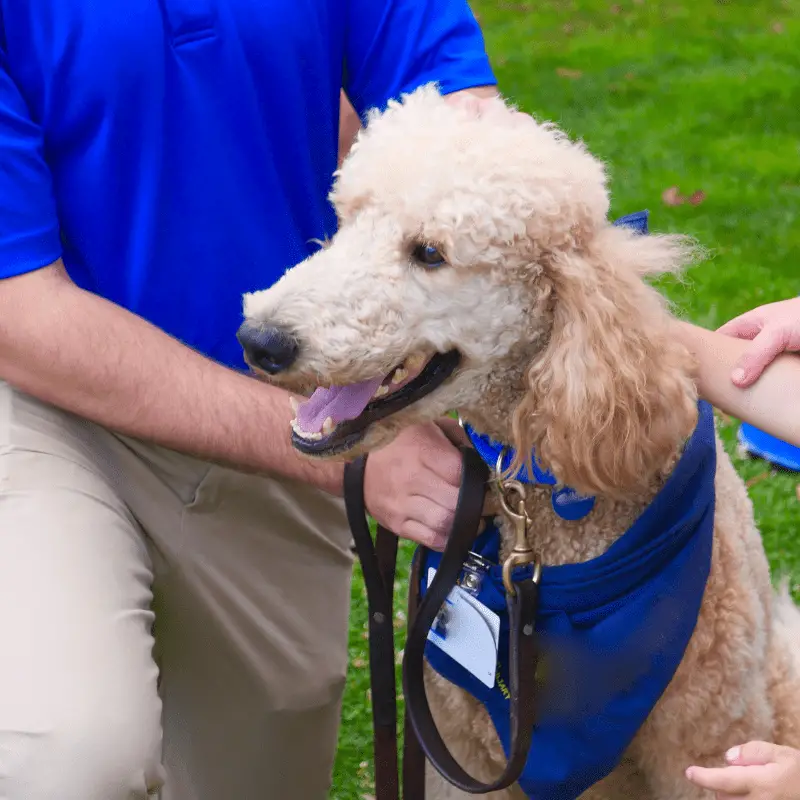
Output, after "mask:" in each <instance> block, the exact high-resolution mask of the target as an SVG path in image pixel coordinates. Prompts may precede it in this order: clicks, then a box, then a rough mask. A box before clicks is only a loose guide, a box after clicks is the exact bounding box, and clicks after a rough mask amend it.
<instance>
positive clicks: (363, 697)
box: [331, 0, 800, 800]
mask: <svg viewBox="0 0 800 800" xmlns="http://www.w3.org/2000/svg"><path fill="white" fill-rule="evenodd" d="M472 7H473V9H474V11H475V13H476V14H477V16H478V17H479V19H480V22H481V25H482V27H483V30H484V33H485V36H486V40H487V47H488V50H489V54H490V56H491V58H492V61H493V64H494V66H495V70H496V73H497V76H498V79H499V82H500V89H501V90H502V92H503V93H504V94H505V95H506V96H507V97H509V98H511V99H512V100H513V102H515V103H516V104H517V105H518V106H520V107H521V108H522V109H523V110H525V111H528V112H530V113H532V114H534V115H535V116H537V117H540V118H546V119H550V120H553V121H555V122H557V123H559V124H560V125H561V126H562V127H563V128H564V129H565V130H567V131H568V132H569V133H570V134H571V135H573V136H575V137H579V138H582V139H583V140H584V141H586V143H587V144H588V146H589V147H590V149H591V150H592V151H593V152H594V153H595V154H596V155H598V156H599V157H601V158H603V159H604V160H605V161H606V162H607V164H608V165H609V168H610V173H611V187H612V192H613V205H612V214H613V215H615V216H616V215H621V214H624V213H627V212H631V211H636V210H639V209H642V208H648V209H650V212H651V225H652V227H653V229H655V230H665V231H667V230H668V231H681V232H686V233H689V234H692V235H693V236H695V237H697V238H698V239H699V241H700V242H701V243H702V244H703V245H705V246H706V247H707V248H709V249H710V251H711V257H710V259H709V260H708V261H707V262H705V263H704V264H702V265H700V266H698V267H696V268H694V269H693V270H692V271H691V272H690V273H689V275H688V280H687V281H685V282H684V283H683V284H680V285H679V284H677V283H675V282H670V283H669V284H665V285H664V290H665V291H666V292H667V294H668V295H669V296H670V297H671V298H672V299H673V300H674V301H675V302H676V303H677V305H678V308H679V310H680V311H681V313H683V314H684V315H685V316H686V317H688V318H689V319H691V320H693V321H695V322H698V323H700V324H702V325H706V326H709V327H713V326H716V325H719V324H721V323H722V322H724V321H725V320H727V319H729V318H730V317H732V316H734V315H736V314H739V313H741V312H742V311H745V310H747V309H749V308H752V307H753V306H755V305H758V304H761V303H765V302H769V301H771V300H776V299H780V298H783V297H787V296H790V295H793V294H798V293H800V223H798V218H800V110H799V109H800V14H798V12H800V0H699V1H698V0H691V2H689V0H625V1H624V2H618V3H612V2H610V0H607V1H605V0H574V1H573V2H569V1H568V0H560V1H559V0H549V2H548V0H530V2H509V1H506V0H472ZM672 187H677V189H678V192H677V193H678V194H680V195H681V196H684V197H688V196H691V195H692V194H694V193H696V192H697V193H702V194H698V195H696V197H695V200H696V202H695V203H689V202H686V203H682V204H677V205H676V204H671V202H670V198H671V196H674V195H675V194H676V192H675V191H674V190H673V192H671V193H670V192H669V191H668V190H670V189H671V188H672ZM665 192H667V194H666V200H665ZM698 200H699V202H697V201H698ZM735 431H736V424H735V421H728V422H727V423H726V424H725V425H724V427H723V433H724V436H725V438H726V442H727V443H728V446H729V448H730V452H731V453H732V454H734V449H735V448H734V444H735ZM734 455H735V454H734ZM736 465H737V467H738V468H739V469H740V471H741V474H742V475H743V476H744V477H745V478H746V479H747V480H748V483H749V486H750V494H751V497H752V499H753V502H754V505H755V509H756V514H757V518H758V523H759V525H760V528H761V531H762V534H763V538H764V542H765V545H766V548H767V551H768V553H769V557H770V560H771V563H772V565H773V568H774V569H775V570H776V572H777V571H788V572H790V573H791V575H792V576H793V579H794V584H795V585H797V584H798V583H800V503H799V502H798V496H797V495H796V490H797V485H798V483H800V477H798V476H797V475H791V474H775V473H774V472H772V471H770V470H768V469H766V468H765V466H764V464H763V463H762V462H759V461H742V460H741V459H738V458H737V459H736ZM410 552H411V548H410V547H409V546H408V545H404V546H403V547H401V570H400V572H399V579H398V586H397V607H398V608H399V609H402V608H404V606H405V599H404V592H403V580H404V578H405V576H406V574H407V563H408V558H409V555H410ZM352 597H353V610H352V621H351V628H350V656H351V663H350V672H349V678H348V685H347V693H346V696H345V701H344V712H343V721H342V728H341V734H340V739H339V752H338V758H337V762H336V768H335V773H334V789H333V792H332V794H331V797H332V798H333V800H362V798H364V797H369V796H370V795H371V794H372V768H371V716H370V708H369V702H368V686H369V675H368V669H367V643H366V612H365V604H366V601H365V594H364V590H363V584H362V582H361V577H360V573H359V572H358V570H357V571H356V576H355V580H354V582H353V594H352ZM798 599H800V594H799V595H798ZM396 627H397V629H398V632H399V633H400V634H402V627H403V617H402V612H399V613H398V618H397V622H396Z"/></svg>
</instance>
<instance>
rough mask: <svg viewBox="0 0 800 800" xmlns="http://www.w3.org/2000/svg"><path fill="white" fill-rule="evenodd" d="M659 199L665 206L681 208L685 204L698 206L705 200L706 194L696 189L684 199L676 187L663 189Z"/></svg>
mask: <svg viewBox="0 0 800 800" xmlns="http://www.w3.org/2000/svg"><path fill="white" fill-rule="evenodd" d="M661 199H662V200H663V201H664V205H666V206H682V205H684V204H685V203H689V204H690V205H693V206H699V205H700V203H702V202H703V201H704V200H705V199H706V193H705V192H704V191H703V190H702V189H698V190H697V191H696V192H693V193H692V194H691V195H689V197H686V196H685V195H682V194H681V190H680V189H679V188H678V187H677V186H670V187H669V189H664V191H663V192H662V193H661Z"/></svg>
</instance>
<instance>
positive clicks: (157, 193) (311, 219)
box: [0, 0, 495, 368]
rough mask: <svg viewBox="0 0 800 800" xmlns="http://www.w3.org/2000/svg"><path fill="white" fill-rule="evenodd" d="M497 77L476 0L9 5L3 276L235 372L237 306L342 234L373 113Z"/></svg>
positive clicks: (3, 14)
mask: <svg viewBox="0 0 800 800" xmlns="http://www.w3.org/2000/svg"><path fill="white" fill-rule="evenodd" d="M431 80H435V81H438V82H439V84H440V87H441V89H442V91H444V92H452V91H457V90H460V89H465V88H469V87H472V86H479V85H488V84H494V83H495V79H494V76H493V74H492V71H491V69H490V66H489V63H488V59H487V57H486V53H485V49H484V42H483V39H482V36H481V33H480V30H479V28H478V25H477V23H476V21H475V18H474V17H473V15H472V13H471V12H470V9H469V7H468V5H467V2H466V0H126V2H124V3H114V2H97V0H0V278H7V277H10V276H13V275H19V274H21V273H24V272H28V271H31V270H35V269H38V268H41V267H42V266H45V265H47V264H49V263H52V262H53V261H55V260H56V259H57V258H59V257H62V258H63V259H64V263H65V264H66V266H67V269H68V271H69V273H70V275H71V277H72V279H73V280H74V281H75V282H76V283H77V284H78V285H79V286H82V287H83V288H85V289H87V290H89V291H92V292H95V293H97V294H99V295H102V296H103V297H106V298H108V299H109V300H111V301H113V302H115V303H117V304H119V305H121V306H124V307H125V308H127V309H130V310H131V311H133V312H135V313H136V314H139V315H140V316H142V317H144V318H146V319H148V320H150V321H151V322H153V323H155V324H156V325H158V326H159V327H160V328H162V329H164V330H165V331H167V332H168V333H170V334H172V335H173V336H175V337H176V338H178V339H180V340H182V341H183V342H184V343H186V344H188V345H190V346H191V347H193V348H195V349H197V350H199V351H200V352H202V353H205V354H206V355H208V356H210V357H212V358H214V359H216V360H217V361H220V362H222V363H224V364H227V365H229V366H233V367H235V368H241V367H242V366H243V362H242V357H241V351H240V348H239V345H238V343H237V342H236V339H235V333H236V329H237V327H238V326H239V323H240V321H241V297H242V294H243V293H245V292H249V291H253V290H257V289H261V288H265V287H267V286H269V285H270V284H271V283H273V282H274V281H275V280H277V279H278V278H279V277H280V276H281V275H282V274H283V272H284V270H285V269H287V268H288V267H290V266H292V265H294V264H296V263H297V262H299V261H301V260H302V259H304V258H306V257H307V256H308V255H309V254H310V253H311V252H313V249H314V248H315V247H316V246H317V245H315V244H314V243H313V241H312V240H313V239H321V238H323V237H325V236H329V235H331V234H332V233H333V232H334V230H335V225H336V220H335V215H334V213H333V210H332V208H331V207H330V204H329V202H328V199H327V195H328V192H329V190H330V186H331V180H332V173H333V171H334V169H335V167H336V154H337V141H338V117H339V89H340V87H342V86H344V88H345V90H346V92H347V93H348V95H349V97H350V98H351V100H352V102H353V104H354V106H355V107H356V110H357V111H358V112H359V113H360V114H362V115H363V114H364V113H365V111H366V110H367V109H368V108H370V107H374V106H379V107H383V106H384V105H385V104H386V102H387V100H388V99H390V98H392V97H397V96H399V95H400V94H401V93H403V92H407V91H411V90H413V89H414V88H416V87H417V86H420V85H421V84H423V83H426V82H429V81H431Z"/></svg>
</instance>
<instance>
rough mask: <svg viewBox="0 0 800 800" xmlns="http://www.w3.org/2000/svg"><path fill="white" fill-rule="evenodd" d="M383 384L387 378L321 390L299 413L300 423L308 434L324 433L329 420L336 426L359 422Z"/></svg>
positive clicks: (315, 393)
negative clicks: (347, 421) (324, 426)
mask: <svg viewBox="0 0 800 800" xmlns="http://www.w3.org/2000/svg"><path fill="white" fill-rule="evenodd" d="M381 383H383V378H373V379H372V380H369V381H362V382H361V383H351V384H349V385H348V386H331V388H330V389H322V388H320V389H317V390H316V391H315V392H314V394H312V395H311V397H309V398H308V400H305V401H304V402H302V403H300V406H299V407H298V409H297V422H298V424H299V425H300V427H301V428H302V430H304V431H305V432H306V433H320V432H321V431H322V426H323V425H324V424H325V420H326V419H327V418H328V417H331V419H333V421H334V422H337V423H338V422H344V421H345V420H348V419H355V418H356V417H357V416H358V415H359V414H360V413H361V412H362V411H363V410H364V409H365V408H366V407H367V404H368V403H369V401H370V400H371V399H372V395H374V394H375V392H376V391H377V389H378V387H379V386H380V385H381Z"/></svg>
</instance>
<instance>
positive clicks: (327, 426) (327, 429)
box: [322, 417, 336, 436]
mask: <svg viewBox="0 0 800 800" xmlns="http://www.w3.org/2000/svg"><path fill="white" fill-rule="evenodd" d="M335 430H336V423H335V422H334V421H333V417H328V418H327V419H326V420H325V422H323V423H322V432H323V433H324V434H325V435H326V436H328V435H329V434H331V433H333V432H334V431H335Z"/></svg>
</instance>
